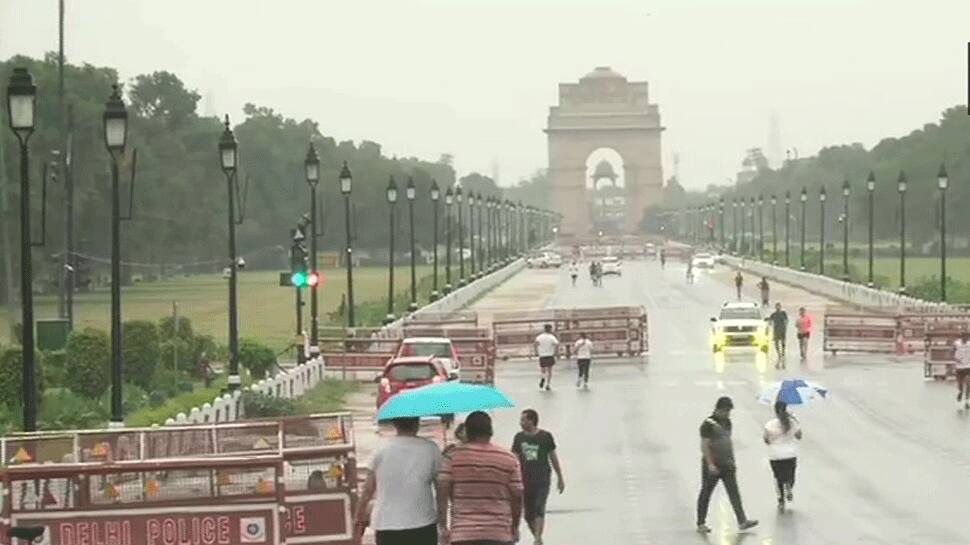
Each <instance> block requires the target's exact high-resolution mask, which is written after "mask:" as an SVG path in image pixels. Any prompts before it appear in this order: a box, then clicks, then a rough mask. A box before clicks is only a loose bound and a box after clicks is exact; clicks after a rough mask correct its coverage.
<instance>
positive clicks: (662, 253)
mask: <svg viewBox="0 0 970 545" xmlns="http://www.w3.org/2000/svg"><path fill="white" fill-rule="evenodd" d="M666 265H667V252H665V251H663V250H662V249H661V250H660V270H661V271H662V270H664V267H665V266H666Z"/></svg>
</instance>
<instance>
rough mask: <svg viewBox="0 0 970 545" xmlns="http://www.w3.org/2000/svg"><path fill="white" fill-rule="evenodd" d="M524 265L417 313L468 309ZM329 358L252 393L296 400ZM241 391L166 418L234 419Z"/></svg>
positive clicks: (397, 324)
mask: <svg viewBox="0 0 970 545" xmlns="http://www.w3.org/2000/svg"><path fill="white" fill-rule="evenodd" d="M523 268H525V260H524V259H516V260H515V261H512V262H511V263H509V264H508V265H505V266H504V267H502V268H499V269H496V270H494V271H492V272H491V273H488V274H486V275H485V276H483V277H481V278H478V279H477V280H472V281H471V282H470V283H468V284H466V285H465V286H464V287H461V288H459V289H456V290H454V291H452V292H451V293H449V294H448V295H445V296H444V297H441V298H440V299H438V300H437V301H435V302H433V303H430V304H428V305H425V306H424V307H422V308H420V309H419V310H417V311H416V312H415V313H414V315H415V316H419V315H420V314H421V313H423V312H427V313H434V314H439V315H440V314H449V313H453V312H456V311H458V310H461V309H463V308H465V307H466V306H468V305H470V304H471V303H473V302H474V301H475V300H476V299H478V298H479V297H481V296H483V295H485V294H486V293H488V292H489V291H491V290H493V289H495V288H496V287H498V286H499V285H501V284H502V283H503V282H505V281H506V280H508V279H509V278H511V277H512V276H514V275H515V274H517V273H518V272H519V271H521V270H522V269H523ZM403 325H404V318H403V317H402V318H399V319H397V320H396V321H394V322H392V323H390V324H388V325H386V326H384V327H383V328H382V329H381V332H387V331H388V330H391V329H400V328H401V327H402V326H403ZM325 370H326V361H324V358H322V357H316V358H313V359H311V360H309V361H307V362H306V363H303V364H301V365H298V366H296V367H294V368H292V369H289V370H286V371H280V372H279V373H277V374H276V375H275V376H274V377H272V378H268V379H263V380H261V381H259V382H257V383H256V384H253V385H251V386H249V390H250V391H252V392H259V393H262V394H265V395H268V396H272V397H282V398H286V399H294V398H297V397H300V396H302V395H303V394H305V393H306V392H308V391H310V390H312V389H313V388H314V387H315V386H316V385H317V384H319V383H320V381H321V380H323V378H324V372H325ZM241 395H242V394H241V391H236V392H234V393H233V394H224V395H222V396H219V397H216V398H215V399H214V400H212V402H210V403H205V404H204V405H203V406H202V407H192V409H190V410H189V412H188V414H186V413H179V414H178V415H176V417H175V418H169V419H168V420H166V421H165V424H166V425H170V426H174V425H184V424H201V423H205V422H233V421H235V420H239V419H241V418H242V417H243V416H244V408H243V407H242V402H241V399H240V398H241Z"/></svg>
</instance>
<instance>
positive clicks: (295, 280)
mask: <svg viewBox="0 0 970 545" xmlns="http://www.w3.org/2000/svg"><path fill="white" fill-rule="evenodd" d="M307 278H308V276H307V273H305V272H303V271H297V272H295V273H293V276H291V277H290V282H291V283H292V284H293V285H294V286H296V287H298V288H303V287H306V285H307Z"/></svg>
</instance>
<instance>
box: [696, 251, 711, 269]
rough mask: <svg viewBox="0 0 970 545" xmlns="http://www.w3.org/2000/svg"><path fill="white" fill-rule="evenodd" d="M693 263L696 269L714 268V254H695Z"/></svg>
mask: <svg viewBox="0 0 970 545" xmlns="http://www.w3.org/2000/svg"><path fill="white" fill-rule="evenodd" d="M691 264H692V265H693V267H694V268H695V269H713V268H714V256H713V255H711V254H695V255H694V259H692V260H691Z"/></svg>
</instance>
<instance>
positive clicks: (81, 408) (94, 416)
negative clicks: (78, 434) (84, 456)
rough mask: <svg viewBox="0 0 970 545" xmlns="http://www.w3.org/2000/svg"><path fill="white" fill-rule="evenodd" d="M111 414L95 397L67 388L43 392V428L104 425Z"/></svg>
mask: <svg viewBox="0 0 970 545" xmlns="http://www.w3.org/2000/svg"><path fill="white" fill-rule="evenodd" d="M109 414H110V411H109V410H107V409H106V408H105V407H104V406H103V405H102V404H100V403H98V402H97V401H95V400H93V399H88V398H85V397H82V396H80V395H78V394H76V393H74V392H72V391H70V390H68V389H66V388H51V389H50V390H47V391H45V392H44V394H43V397H42V402H41V405H40V415H39V416H40V418H39V420H40V423H41V426H42V428H43V429H60V430H64V429H69V430H79V429H85V428H93V427H98V428H100V427H103V425H104V423H105V421H107V420H108V415H109Z"/></svg>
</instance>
